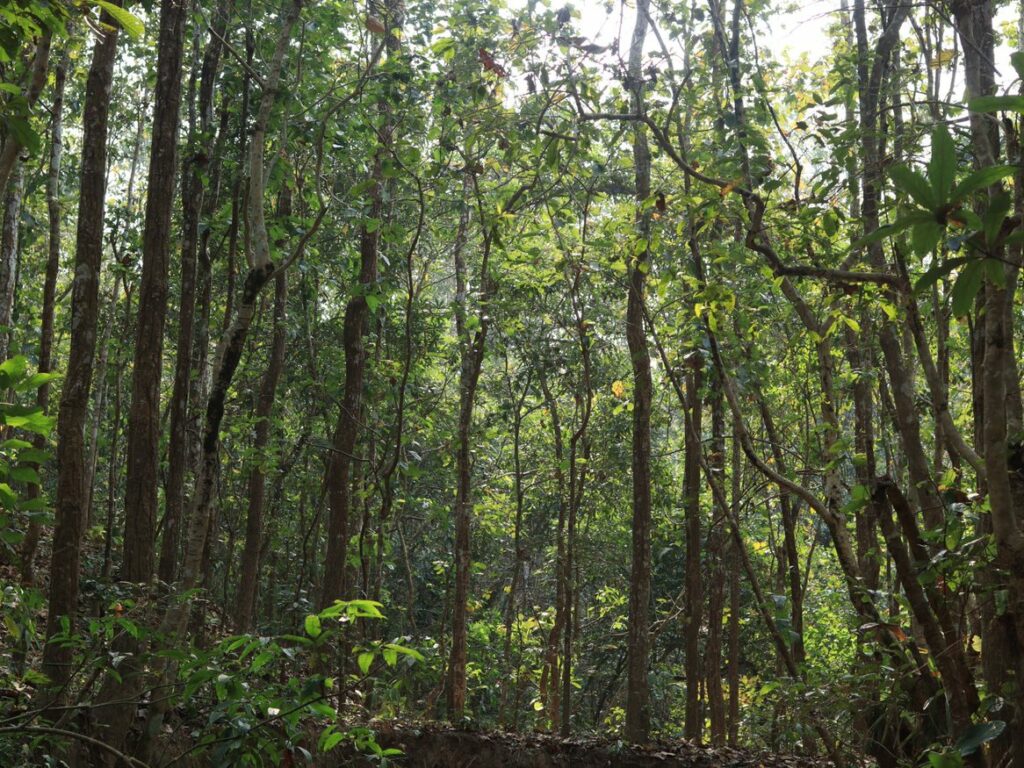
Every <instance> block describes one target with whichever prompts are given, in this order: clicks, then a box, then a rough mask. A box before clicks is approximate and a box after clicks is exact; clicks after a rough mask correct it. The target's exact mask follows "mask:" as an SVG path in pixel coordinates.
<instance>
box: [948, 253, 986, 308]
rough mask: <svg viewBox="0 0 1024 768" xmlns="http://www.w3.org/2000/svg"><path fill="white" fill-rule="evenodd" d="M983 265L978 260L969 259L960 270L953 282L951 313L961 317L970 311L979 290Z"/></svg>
mask: <svg viewBox="0 0 1024 768" xmlns="http://www.w3.org/2000/svg"><path fill="white" fill-rule="evenodd" d="M983 276H984V267H983V266H982V264H981V261H980V260H971V261H970V262H968V263H967V265H966V266H965V267H964V268H963V269H962V270H960V274H959V275H958V276H957V278H956V282H955V283H953V315H954V316H956V317H963V316H964V315H966V314H967V313H968V312H970V311H971V305H972V304H973V303H974V297H975V296H977V295H978V291H979V290H981V283H982V278H983Z"/></svg>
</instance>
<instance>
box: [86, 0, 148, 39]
mask: <svg viewBox="0 0 1024 768" xmlns="http://www.w3.org/2000/svg"><path fill="white" fill-rule="evenodd" d="M93 2H94V3H96V5H98V6H99V7H100V8H102V9H103V10H104V11H106V12H107V13H109V14H110V16H111V18H113V19H114V20H115V21H116V22H117V23H118V24H120V25H121V28H122V29H124V31H125V32H127V33H128V34H129V35H130V36H131V37H132V39H134V40H138V39H139V38H140V37H142V35H143V34H144V33H145V32H146V25H145V24H143V23H142V20H141V19H139V17H138V16H136V15H135V14H134V13H131V12H130V11H126V10H125V9H124V8H121V7H120V6H117V5H114V4H113V3H109V2H107V0H93Z"/></svg>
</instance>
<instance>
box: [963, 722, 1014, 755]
mask: <svg viewBox="0 0 1024 768" xmlns="http://www.w3.org/2000/svg"><path fill="white" fill-rule="evenodd" d="M1004 730H1006V723H1004V722H1003V721H1002V720H992V721H990V722H988V723H978V724H977V725H972V726H971V727H970V728H968V729H967V730H966V731H965V732H964V735H963V736H961V737H960V739H959V741H957V743H956V748H957V751H958V752H959V753H960V754H961V755H962V756H963V757H967V756H968V755H973V754H974V753H975V752H977V751H978V747H980V746H981V745H982V744H986V743H988V742H990V741H992V740H993V739H997V738H999V735H1000V734H1001V733H1002V732H1003V731H1004Z"/></svg>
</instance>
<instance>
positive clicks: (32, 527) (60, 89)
mask: <svg viewBox="0 0 1024 768" xmlns="http://www.w3.org/2000/svg"><path fill="white" fill-rule="evenodd" d="M69 61H70V56H69V53H68V48H67V47H66V46H65V48H64V53H63V54H62V55H61V58H60V62H59V63H58V64H57V67H56V70H55V71H54V81H53V104H52V106H51V107H50V112H51V115H50V157H49V163H48V166H47V174H46V216H47V225H48V228H49V237H48V240H47V243H46V249H47V250H46V254H47V256H46V274H45V277H44V278H43V311H42V316H41V318H40V321H39V325H40V331H39V372H40V373H49V372H50V371H51V370H52V368H53V315H54V307H55V304H56V299H57V275H58V273H59V271H60V246H61V231H60V227H61V204H60V165H61V159H62V156H63V152H64V89H65V85H66V84H67V75H68V63H69ZM36 405H38V406H39V407H40V408H42V409H43V410H44V411H45V410H47V409H48V408H49V407H50V383H49V382H48V381H46V382H43V384H42V385H41V386H40V387H39V390H38V392H37V393H36ZM32 443H33V446H34V447H35V448H36V449H37V450H38V449H42V448H44V447H45V446H46V438H45V437H43V436H42V435H36V436H35V437H34V438H33V441H32ZM41 493H42V489H41V488H40V487H39V485H37V484H36V483H31V484H30V485H29V487H28V498H29V499H37V498H39V497H40V495H41ZM40 531H41V526H40V523H39V521H38V520H32V521H31V522H30V523H29V526H28V533H27V534H26V536H25V540H24V542H22V547H21V580H22V582H24V583H25V584H31V583H32V582H33V581H34V580H35V573H34V571H35V558H36V549H37V547H38V546H39V534H40Z"/></svg>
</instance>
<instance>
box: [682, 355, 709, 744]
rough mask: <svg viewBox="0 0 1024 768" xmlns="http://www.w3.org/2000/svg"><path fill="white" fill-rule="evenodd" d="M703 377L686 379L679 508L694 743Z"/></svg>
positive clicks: (688, 726)
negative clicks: (687, 423)
mask: <svg viewBox="0 0 1024 768" xmlns="http://www.w3.org/2000/svg"><path fill="white" fill-rule="evenodd" d="M689 359H690V360H693V361H697V362H695V363H694V365H695V366H699V364H700V363H699V355H698V354H696V353H691V357H690V358H689ZM702 380H703V376H702V374H701V371H700V369H699V367H697V368H695V369H694V370H693V371H691V372H690V374H689V375H688V376H687V377H686V390H687V392H686V394H687V400H688V407H689V410H690V418H689V421H690V424H691V425H692V427H691V428H689V429H687V430H686V456H685V458H684V467H683V474H684V478H683V507H684V509H685V513H686V569H685V570H686V590H685V592H686V607H685V612H684V614H683V617H684V618H683V621H684V626H683V636H684V638H685V639H684V643H685V648H686V661H685V675H686V719H685V721H684V725H683V734H684V735H685V736H686V738H688V739H690V740H692V741H695V742H697V743H698V744H699V743H700V741H701V738H702V732H703V730H704V713H703V712H702V710H701V700H700V683H701V670H702V669H703V665H702V664H701V658H700V630H701V624H702V620H703V616H704V590H703V584H702V583H701V573H700V564H701V563H700V561H701V551H702V549H703V547H702V546H701V524H700V523H701V521H700V515H701V509H700V491H701V479H700V462H701V452H702V450H703V447H702V446H701V435H702V427H701V421H702V419H701V412H702V411H703V408H704V406H703V403H702V401H701V392H700V390H701V382H702Z"/></svg>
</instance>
